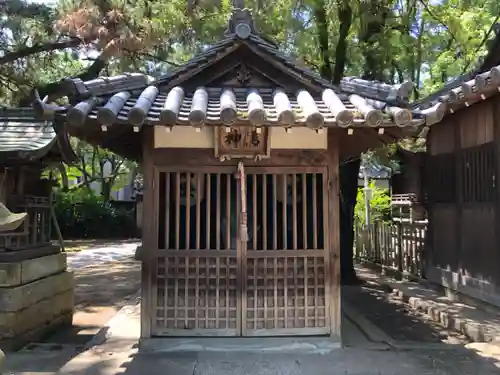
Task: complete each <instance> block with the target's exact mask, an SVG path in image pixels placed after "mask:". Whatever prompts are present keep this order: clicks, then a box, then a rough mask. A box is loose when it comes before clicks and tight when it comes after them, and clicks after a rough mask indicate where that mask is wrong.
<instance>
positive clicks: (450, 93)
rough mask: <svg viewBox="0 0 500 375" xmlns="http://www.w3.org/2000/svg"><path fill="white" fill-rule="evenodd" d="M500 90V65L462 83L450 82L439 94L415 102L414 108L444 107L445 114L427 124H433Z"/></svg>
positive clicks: (430, 109)
mask: <svg viewBox="0 0 500 375" xmlns="http://www.w3.org/2000/svg"><path fill="white" fill-rule="evenodd" d="M499 91H500V65H498V66H495V67H493V68H491V69H490V70H488V71H486V72H483V73H479V74H477V75H475V76H473V77H472V78H470V79H467V80H463V81H462V82H461V83H458V82H455V83H454V84H449V85H448V86H446V87H445V89H444V90H441V91H440V92H439V95H434V96H433V97H431V98H428V99H427V100H425V101H422V102H420V103H416V104H415V109H414V110H417V111H419V110H423V111H427V112H431V111H435V110H436V108H438V107H439V106H441V107H442V109H443V110H444V111H443V115H442V116H435V117H436V119H438V121H435V122H427V123H426V125H433V124H434V123H437V122H439V121H441V120H442V119H443V117H444V116H445V115H446V114H451V113H454V112H455V111H457V110H459V109H461V108H465V107H468V106H470V105H471V104H473V103H475V102H478V101H481V100H484V99H486V98H488V97H490V96H491V95H493V94H496V93H498V92H499Z"/></svg>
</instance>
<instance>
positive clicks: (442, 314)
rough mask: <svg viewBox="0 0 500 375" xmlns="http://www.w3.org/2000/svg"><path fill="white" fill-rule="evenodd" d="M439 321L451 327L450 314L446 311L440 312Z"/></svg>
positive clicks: (446, 326)
mask: <svg viewBox="0 0 500 375" xmlns="http://www.w3.org/2000/svg"><path fill="white" fill-rule="evenodd" d="M439 322H440V323H441V325H442V326H443V327H444V328H451V327H450V316H449V315H448V313H447V312H446V311H441V312H440V313H439Z"/></svg>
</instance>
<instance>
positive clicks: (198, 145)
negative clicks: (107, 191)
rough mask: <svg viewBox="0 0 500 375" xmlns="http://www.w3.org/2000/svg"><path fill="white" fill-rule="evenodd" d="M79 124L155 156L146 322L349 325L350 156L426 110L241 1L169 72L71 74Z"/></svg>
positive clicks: (280, 331)
mask: <svg viewBox="0 0 500 375" xmlns="http://www.w3.org/2000/svg"><path fill="white" fill-rule="evenodd" d="M67 87H68V98H69V100H70V103H71V106H69V107H66V108H55V107H54V106H50V105H48V104H47V103H43V101H37V103H35V104H36V107H37V108H38V109H39V110H40V111H41V112H44V113H46V114H47V113H50V112H53V114H54V116H55V119H56V121H59V122H61V123H66V124H67V126H68V129H69V130H70V132H71V133H72V134H74V135H77V136H79V137H84V138H85V139H86V140H88V141H90V142H93V143H95V144H100V145H101V146H103V147H107V148H109V149H111V150H113V151H115V152H117V153H119V154H121V155H123V156H126V157H130V158H135V159H137V160H140V161H141V162H142V167H143V171H144V175H145V179H144V185H145V187H144V215H143V251H144V256H143V257H142V258H143V280H142V293H143V299H142V318H141V321H142V337H143V338H150V337H160V336H200V335H203V336H274V335H332V336H334V337H338V336H339V334H340V322H341V318H340V285H339V280H340V274H339V260H340V258H339V257H340V250H339V180H338V170H339V163H340V161H341V160H345V159H347V158H348V157H349V156H356V155H359V154H360V152H361V151H365V150H367V149H368V148H370V147H374V146H377V145H378V144H379V143H380V142H388V141H392V140H394V139H395V138H397V137H398V136H401V133H402V132H403V130H405V129H410V130H411V129H413V128H414V127H415V126H419V125H421V124H423V123H424V122H425V121H426V119H427V120H429V121H432V117H429V116H428V115H427V112H432V113H433V114H434V113H435V111H434V109H431V110H427V111H412V110H410V109H409V108H410V106H409V104H408V96H409V93H410V92H411V90H412V85H411V84H409V83H405V84H402V85H394V86H393V85H387V84H383V83H380V82H369V81H366V80H362V79H358V78H353V77H350V78H345V79H343V80H342V83H341V84H340V85H338V86H335V85H332V84H331V83H330V82H329V81H327V80H325V79H323V78H322V77H321V76H319V75H318V74H316V73H315V72H313V71H312V70H310V69H308V68H306V67H304V66H302V65H300V64H299V63H298V62H296V61H294V60H292V59H291V58H289V57H287V56H285V55H284V54H283V53H282V52H280V51H279V50H278V48H277V46H276V45H275V44H274V43H273V42H272V41H270V40H268V39H266V38H265V37H263V36H262V35H260V34H259V33H258V32H257V31H256V30H255V26H254V23H253V20H252V16H251V14H250V11H248V10H241V9H235V10H234V12H233V15H232V18H231V20H230V22H229V27H228V29H227V32H226V34H225V36H224V37H223V38H222V39H221V40H220V41H219V42H217V43H215V44H213V45H212V46H210V47H209V48H207V49H206V50H205V51H204V52H203V53H201V54H199V55H196V56H195V57H193V58H192V59H191V60H189V61H188V62H187V63H185V64H184V65H182V66H181V67H179V68H177V69H175V70H173V71H171V72H169V73H168V74H166V75H165V76H164V77H161V78H159V79H158V80H156V81H151V80H149V79H148V77H146V76H144V75H141V74H127V75H120V76H116V77H108V78H99V79H96V80H92V81H88V82H81V81H78V80H68V82H67Z"/></svg>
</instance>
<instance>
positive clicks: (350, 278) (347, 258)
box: [339, 158, 361, 285]
mask: <svg viewBox="0 0 500 375" xmlns="http://www.w3.org/2000/svg"><path fill="white" fill-rule="evenodd" d="M360 164H361V159H360V158H358V159H355V160H350V161H348V162H347V163H343V164H341V165H340V168H339V171H340V277H341V283H342V284H344V285H348V284H357V283H358V282H359V280H358V278H357V277H356V271H355V270H354V262H353V256H354V207H355V206H356V196H357V194H358V174H359V166H360Z"/></svg>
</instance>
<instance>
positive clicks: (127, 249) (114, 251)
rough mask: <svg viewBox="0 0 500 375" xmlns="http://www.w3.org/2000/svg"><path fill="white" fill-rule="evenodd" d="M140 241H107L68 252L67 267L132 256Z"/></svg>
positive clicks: (118, 259) (74, 267) (73, 267)
mask: <svg viewBox="0 0 500 375" xmlns="http://www.w3.org/2000/svg"><path fill="white" fill-rule="evenodd" d="M140 244H141V241H117V242H116V244H112V243H108V244H104V245H102V246H95V247H92V248H90V249H88V250H82V251H77V252H68V253H67V254H68V258H67V259H68V267H69V268H70V269H76V268H81V267H86V266H88V265H92V264H96V263H104V262H115V261H120V260H124V259H127V258H132V257H133V256H134V254H135V250H136V249H137V246H139V245H140Z"/></svg>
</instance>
